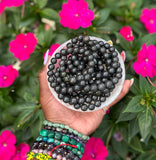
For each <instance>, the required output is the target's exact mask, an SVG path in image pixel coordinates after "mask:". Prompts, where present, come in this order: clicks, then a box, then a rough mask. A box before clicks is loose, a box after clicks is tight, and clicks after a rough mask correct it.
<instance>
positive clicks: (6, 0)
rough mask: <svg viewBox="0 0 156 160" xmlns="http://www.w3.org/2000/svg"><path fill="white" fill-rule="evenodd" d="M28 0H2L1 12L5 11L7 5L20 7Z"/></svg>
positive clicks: (0, 1)
mask: <svg viewBox="0 0 156 160" xmlns="http://www.w3.org/2000/svg"><path fill="white" fill-rule="evenodd" d="M24 1H27V0H0V14H1V13H2V12H3V11H4V9H5V7H18V6H20V5H22V4H23V3H24Z"/></svg>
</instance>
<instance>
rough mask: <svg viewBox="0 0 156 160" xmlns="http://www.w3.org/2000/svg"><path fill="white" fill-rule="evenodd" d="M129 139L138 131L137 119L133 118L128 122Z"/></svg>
mask: <svg viewBox="0 0 156 160" xmlns="http://www.w3.org/2000/svg"><path fill="white" fill-rule="evenodd" d="M128 131H129V136H128V137H129V140H131V139H132V138H133V137H134V136H135V135H136V134H137V133H138V132H139V125H138V120H137V119H133V120H132V121H130V123H129V129H128Z"/></svg>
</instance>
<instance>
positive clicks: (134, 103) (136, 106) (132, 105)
mask: <svg viewBox="0 0 156 160" xmlns="http://www.w3.org/2000/svg"><path fill="white" fill-rule="evenodd" d="M142 98H143V96H142V95H139V96H135V97H133V98H132V100H131V101H130V102H129V103H128V105H127V107H126V109H125V110H124V111H123V113H125V112H131V113H135V112H140V111H143V110H144V106H142V105H141V104H140V101H141V100H142Z"/></svg>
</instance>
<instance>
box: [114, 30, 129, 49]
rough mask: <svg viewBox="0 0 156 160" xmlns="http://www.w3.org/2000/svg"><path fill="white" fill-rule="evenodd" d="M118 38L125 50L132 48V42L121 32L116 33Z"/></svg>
mask: <svg viewBox="0 0 156 160" xmlns="http://www.w3.org/2000/svg"><path fill="white" fill-rule="evenodd" d="M115 34H116V37H117V39H118V40H119V42H120V45H121V47H122V48H123V49H125V50H130V49H131V42H128V41H126V40H125V39H124V38H123V37H122V36H121V35H120V34H119V33H115Z"/></svg>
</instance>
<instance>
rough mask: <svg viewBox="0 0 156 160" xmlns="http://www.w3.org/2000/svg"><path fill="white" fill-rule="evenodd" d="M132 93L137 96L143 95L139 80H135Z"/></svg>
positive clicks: (131, 89)
mask: <svg viewBox="0 0 156 160" xmlns="http://www.w3.org/2000/svg"><path fill="white" fill-rule="evenodd" d="M130 91H131V92H132V93H133V94H135V95H140V94H142V93H141V90H140V88H139V81H138V79H137V78H134V83H133V85H132V86H131V87H130Z"/></svg>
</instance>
